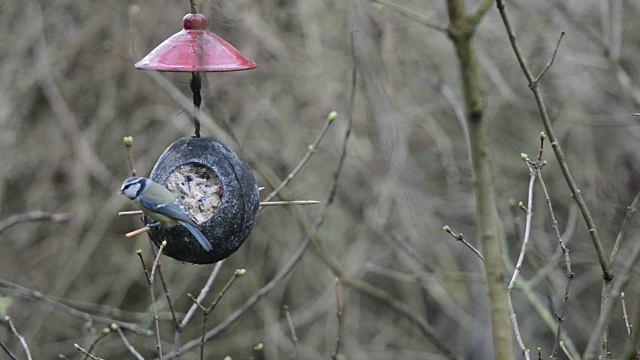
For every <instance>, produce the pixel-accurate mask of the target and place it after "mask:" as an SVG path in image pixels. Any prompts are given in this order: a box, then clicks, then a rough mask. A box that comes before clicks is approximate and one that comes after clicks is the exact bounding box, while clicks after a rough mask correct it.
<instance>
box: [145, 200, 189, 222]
mask: <svg viewBox="0 0 640 360" xmlns="http://www.w3.org/2000/svg"><path fill="white" fill-rule="evenodd" d="M139 200H140V204H141V205H142V206H144V207H145V208H147V209H149V210H151V211H152V212H156V213H158V214H161V215H164V216H168V217H170V218H172V219H176V220H179V221H182V222H185V223H187V224H191V225H195V223H194V222H193V220H191V218H190V217H189V215H187V210H186V209H185V208H184V206H182V204H180V203H179V202H178V200H174V201H172V202H170V203H167V204H154V203H151V202H149V201H145V199H139Z"/></svg>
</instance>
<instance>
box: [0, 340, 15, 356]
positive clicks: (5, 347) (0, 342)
mask: <svg viewBox="0 0 640 360" xmlns="http://www.w3.org/2000/svg"><path fill="white" fill-rule="evenodd" d="M0 347H1V348H2V350H4V352H5V353H7V355H8V356H9V357H10V358H11V360H18V358H17V357H16V356H15V355H14V354H13V353H12V352H11V350H9V348H8V347H7V345H5V344H4V343H3V342H2V340H0Z"/></svg>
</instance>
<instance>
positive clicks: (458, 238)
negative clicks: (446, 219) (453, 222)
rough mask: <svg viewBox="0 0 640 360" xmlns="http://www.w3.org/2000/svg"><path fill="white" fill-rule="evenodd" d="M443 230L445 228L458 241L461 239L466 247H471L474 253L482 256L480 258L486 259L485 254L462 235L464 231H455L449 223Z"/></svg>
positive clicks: (443, 228)
mask: <svg viewBox="0 0 640 360" xmlns="http://www.w3.org/2000/svg"><path fill="white" fill-rule="evenodd" d="M442 230H444V231H445V232H446V233H447V234H449V235H451V236H452V237H453V238H454V239H456V240H457V241H460V242H461V243H463V244H464V245H465V246H466V247H468V248H469V249H471V251H473V253H474V254H476V256H477V257H479V258H480V260H482V261H484V256H482V253H481V252H480V251H479V250H478V249H476V248H475V247H473V245H471V244H470V243H469V242H468V241H467V240H466V239H465V238H464V236H463V235H462V233H459V234H456V233H454V232H453V231H452V230H451V228H450V227H449V225H445V226H443V227H442Z"/></svg>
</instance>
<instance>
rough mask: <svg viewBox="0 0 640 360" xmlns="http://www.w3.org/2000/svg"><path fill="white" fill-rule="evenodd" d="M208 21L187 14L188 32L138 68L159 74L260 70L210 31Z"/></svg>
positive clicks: (176, 36) (173, 38)
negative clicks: (160, 72) (166, 72)
mask: <svg viewBox="0 0 640 360" xmlns="http://www.w3.org/2000/svg"><path fill="white" fill-rule="evenodd" d="M207 23H208V21H207V18H206V17H205V16H204V15H202V14H187V15H186V16H185V17H184V18H183V19H182V25H183V27H184V29H183V30H182V31H180V32H179V33H176V34H174V35H173V36H171V37H170V38H168V39H167V40H165V41H164V42H163V43H161V44H160V45H158V46H157V47H156V48H155V49H153V51H151V52H150V53H149V54H148V55H147V56H145V57H144V58H143V59H142V60H140V61H138V62H137V63H136V64H135V67H136V68H137V69H143V70H157V71H184V72H196V71H239V70H249V69H253V68H255V67H256V63H255V62H253V61H251V60H249V59H247V58H245V57H244V56H242V54H240V52H239V51H238V50H236V48H234V47H233V46H232V45H231V44H229V43H228V42H226V41H224V40H222V38H220V37H219V36H217V35H216V34H214V33H212V32H209V31H207V30H206V28H207Z"/></svg>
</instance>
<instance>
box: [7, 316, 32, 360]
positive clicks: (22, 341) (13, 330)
mask: <svg viewBox="0 0 640 360" xmlns="http://www.w3.org/2000/svg"><path fill="white" fill-rule="evenodd" d="M4 321H6V322H7V324H8V325H9V329H11V333H12V334H13V335H14V336H15V337H16V338H17V339H18V341H20V345H21V346H22V349H23V350H24V352H25V354H26V355H27V359H28V360H32V358H31V351H29V346H28V345H27V341H26V340H25V338H24V336H22V335H20V333H18V329H16V327H15V325H13V321H11V317H9V316H5V317H4Z"/></svg>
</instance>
